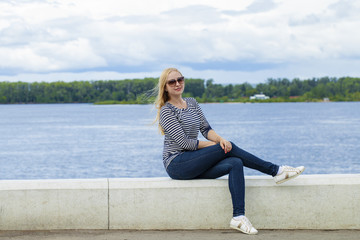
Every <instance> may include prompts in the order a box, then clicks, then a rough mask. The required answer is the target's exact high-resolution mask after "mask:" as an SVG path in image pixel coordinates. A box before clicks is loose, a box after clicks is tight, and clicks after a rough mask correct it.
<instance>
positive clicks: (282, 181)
mask: <svg viewBox="0 0 360 240" xmlns="http://www.w3.org/2000/svg"><path fill="white" fill-rule="evenodd" d="M304 170H305V168H303V170H302V171H300V172H299V174H297V175H294V176H292V177H289V178H285V179H283V180H281V181H279V182H276V184H281V183H284V182H287V181H289V180H291V179H294V178H296V177H298V176H299V175H300V174H302V173H303V172H304Z"/></svg>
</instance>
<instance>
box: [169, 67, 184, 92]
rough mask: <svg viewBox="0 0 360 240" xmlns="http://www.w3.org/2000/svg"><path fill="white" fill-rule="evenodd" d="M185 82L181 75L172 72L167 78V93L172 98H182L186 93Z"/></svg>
mask: <svg viewBox="0 0 360 240" xmlns="http://www.w3.org/2000/svg"><path fill="white" fill-rule="evenodd" d="M184 87H185V81H184V77H183V76H182V75H181V73H179V72H177V71H172V72H170V74H169V75H168V77H167V83H166V86H165V89H166V91H167V92H168V95H169V97H170V98H172V97H178V96H181V94H182V93H183V92H184Z"/></svg>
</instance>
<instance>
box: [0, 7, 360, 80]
mask: <svg viewBox="0 0 360 240" xmlns="http://www.w3.org/2000/svg"><path fill="white" fill-rule="evenodd" d="M0 9H1V11H0V81H10V82H13V81H24V82H35V81H37V82H40V81H46V82H52V81H58V80H61V81H67V82H68V81H80V80H110V79H111V80H121V79H133V78H144V77H159V76H160V74H161V72H162V70H163V69H165V68H167V67H176V68H178V69H179V70H180V72H181V73H182V74H183V75H184V76H185V77H187V78H202V79H206V80H207V79H213V80H214V83H220V84H229V83H232V84H240V83H244V82H248V83H252V84H256V83H262V82H266V80H267V79H268V78H288V79H293V78H300V79H309V78H314V77H315V78H318V77H325V76H329V77H344V76H351V77H359V76H360V30H359V29H360V14H359V12H360V0H316V1H313V0H221V1H219V0H181V1H180V0H177V1H174V0H131V1H128V0H101V1H99V0H0Z"/></svg>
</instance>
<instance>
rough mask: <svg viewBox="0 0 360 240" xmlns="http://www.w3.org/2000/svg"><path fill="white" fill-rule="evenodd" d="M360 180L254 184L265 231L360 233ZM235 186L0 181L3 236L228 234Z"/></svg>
mask: <svg viewBox="0 0 360 240" xmlns="http://www.w3.org/2000/svg"><path fill="white" fill-rule="evenodd" d="M359 212H360V174H351V175H303V176H300V177H298V178H297V179H295V180H292V181H289V182H287V183H284V184H282V185H276V184H275V183H274V182H273V180H272V178H271V177H268V176H252V177H246V215H247V216H248V217H249V219H251V221H252V223H253V224H254V225H255V226H256V227H257V228H259V229H360V217H359ZM231 213H232V206H231V198H230V193H229V190H228V185H227V179H216V180H191V181H177V180H171V179H169V178H147V179H145V178H142V179H88V180H36V181H0V230H49V229H161V230H165V229H228V224H229V221H230V218H231Z"/></svg>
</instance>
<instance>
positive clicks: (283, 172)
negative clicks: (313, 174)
mask: <svg viewBox="0 0 360 240" xmlns="http://www.w3.org/2000/svg"><path fill="white" fill-rule="evenodd" d="M304 170H305V167H304V166H300V167H296V168H293V167H290V166H281V167H280V170H279V173H278V174H277V175H276V176H275V177H274V181H275V183H276V184H280V183H283V182H286V181H288V180H290V179H293V178H295V177H297V176H299V175H300V174H301V173H302V172H303V171H304Z"/></svg>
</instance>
